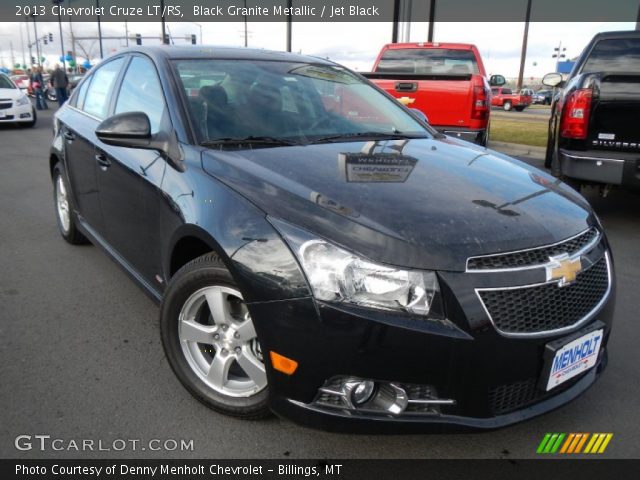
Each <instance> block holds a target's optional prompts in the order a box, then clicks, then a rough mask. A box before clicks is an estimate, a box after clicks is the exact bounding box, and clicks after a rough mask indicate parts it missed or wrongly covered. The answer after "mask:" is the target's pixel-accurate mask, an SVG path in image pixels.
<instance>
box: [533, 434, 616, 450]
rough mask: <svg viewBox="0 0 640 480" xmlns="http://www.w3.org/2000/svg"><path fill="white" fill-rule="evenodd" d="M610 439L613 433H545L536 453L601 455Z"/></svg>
mask: <svg viewBox="0 0 640 480" xmlns="http://www.w3.org/2000/svg"><path fill="white" fill-rule="evenodd" d="M612 438H613V433H575V432H574V433H546V434H545V435H544V437H543V438H542V441H541V442H540V444H539V445H538V448H537V449H536V453H541V454H551V455H553V454H556V453H560V454H578V453H589V454H594V453H603V452H604V451H605V450H606V449H607V446H608V445H609V442H611V439H612ZM585 445H586V446H585ZM583 447H584V450H583Z"/></svg>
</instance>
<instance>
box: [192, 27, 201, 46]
mask: <svg viewBox="0 0 640 480" xmlns="http://www.w3.org/2000/svg"><path fill="white" fill-rule="evenodd" d="M191 23H193V24H194V25H195V26H196V27H198V28H199V29H200V45H202V25H201V24H199V23H197V22H191Z"/></svg>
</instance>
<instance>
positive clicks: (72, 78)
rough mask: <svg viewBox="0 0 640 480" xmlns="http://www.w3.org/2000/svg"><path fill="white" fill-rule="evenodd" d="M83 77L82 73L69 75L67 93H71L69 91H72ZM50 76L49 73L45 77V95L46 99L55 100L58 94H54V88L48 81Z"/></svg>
mask: <svg viewBox="0 0 640 480" xmlns="http://www.w3.org/2000/svg"><path fill="white" fill-rule="evenodd" d="M83 77H84V73H79V74H74V75H69V86H68V88H67V91H68V95H71V93H73V91H74V90H75V88H76V87H77V86H78V84H79V83H80V80H82V79H83ZM50 78H51V75H47V78H45V84H46V90H45V96H46V98H47V100H50V101H52V102H56V101H57V100H58V95H57V94H56V89H55V88H53V86H52V85H51V83H50V81H49V79H50Z"/></svg>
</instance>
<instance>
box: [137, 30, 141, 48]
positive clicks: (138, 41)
mask: <svg viewBox="0 0 640 480" xmlns="http://www.w3.org/2000/svg"><path fill="white" fill-rule="evenodd" d="M136 45H142V35H140V34H139V33H136Z"/></svg>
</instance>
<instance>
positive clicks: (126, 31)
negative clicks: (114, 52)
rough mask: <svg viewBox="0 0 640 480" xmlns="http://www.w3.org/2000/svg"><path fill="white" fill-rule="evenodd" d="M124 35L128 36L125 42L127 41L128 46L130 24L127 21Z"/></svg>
mask: <svg viewBox="0 0 640 480" xmlns="http://www.w3.org/2000/svg"><path fill="white" fill-rule="evenodd" d="M124 36H125V38H126V40H125V42H126V43H127V47H128V46H129V26H128V24H127V22H124Z"/></svg>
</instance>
